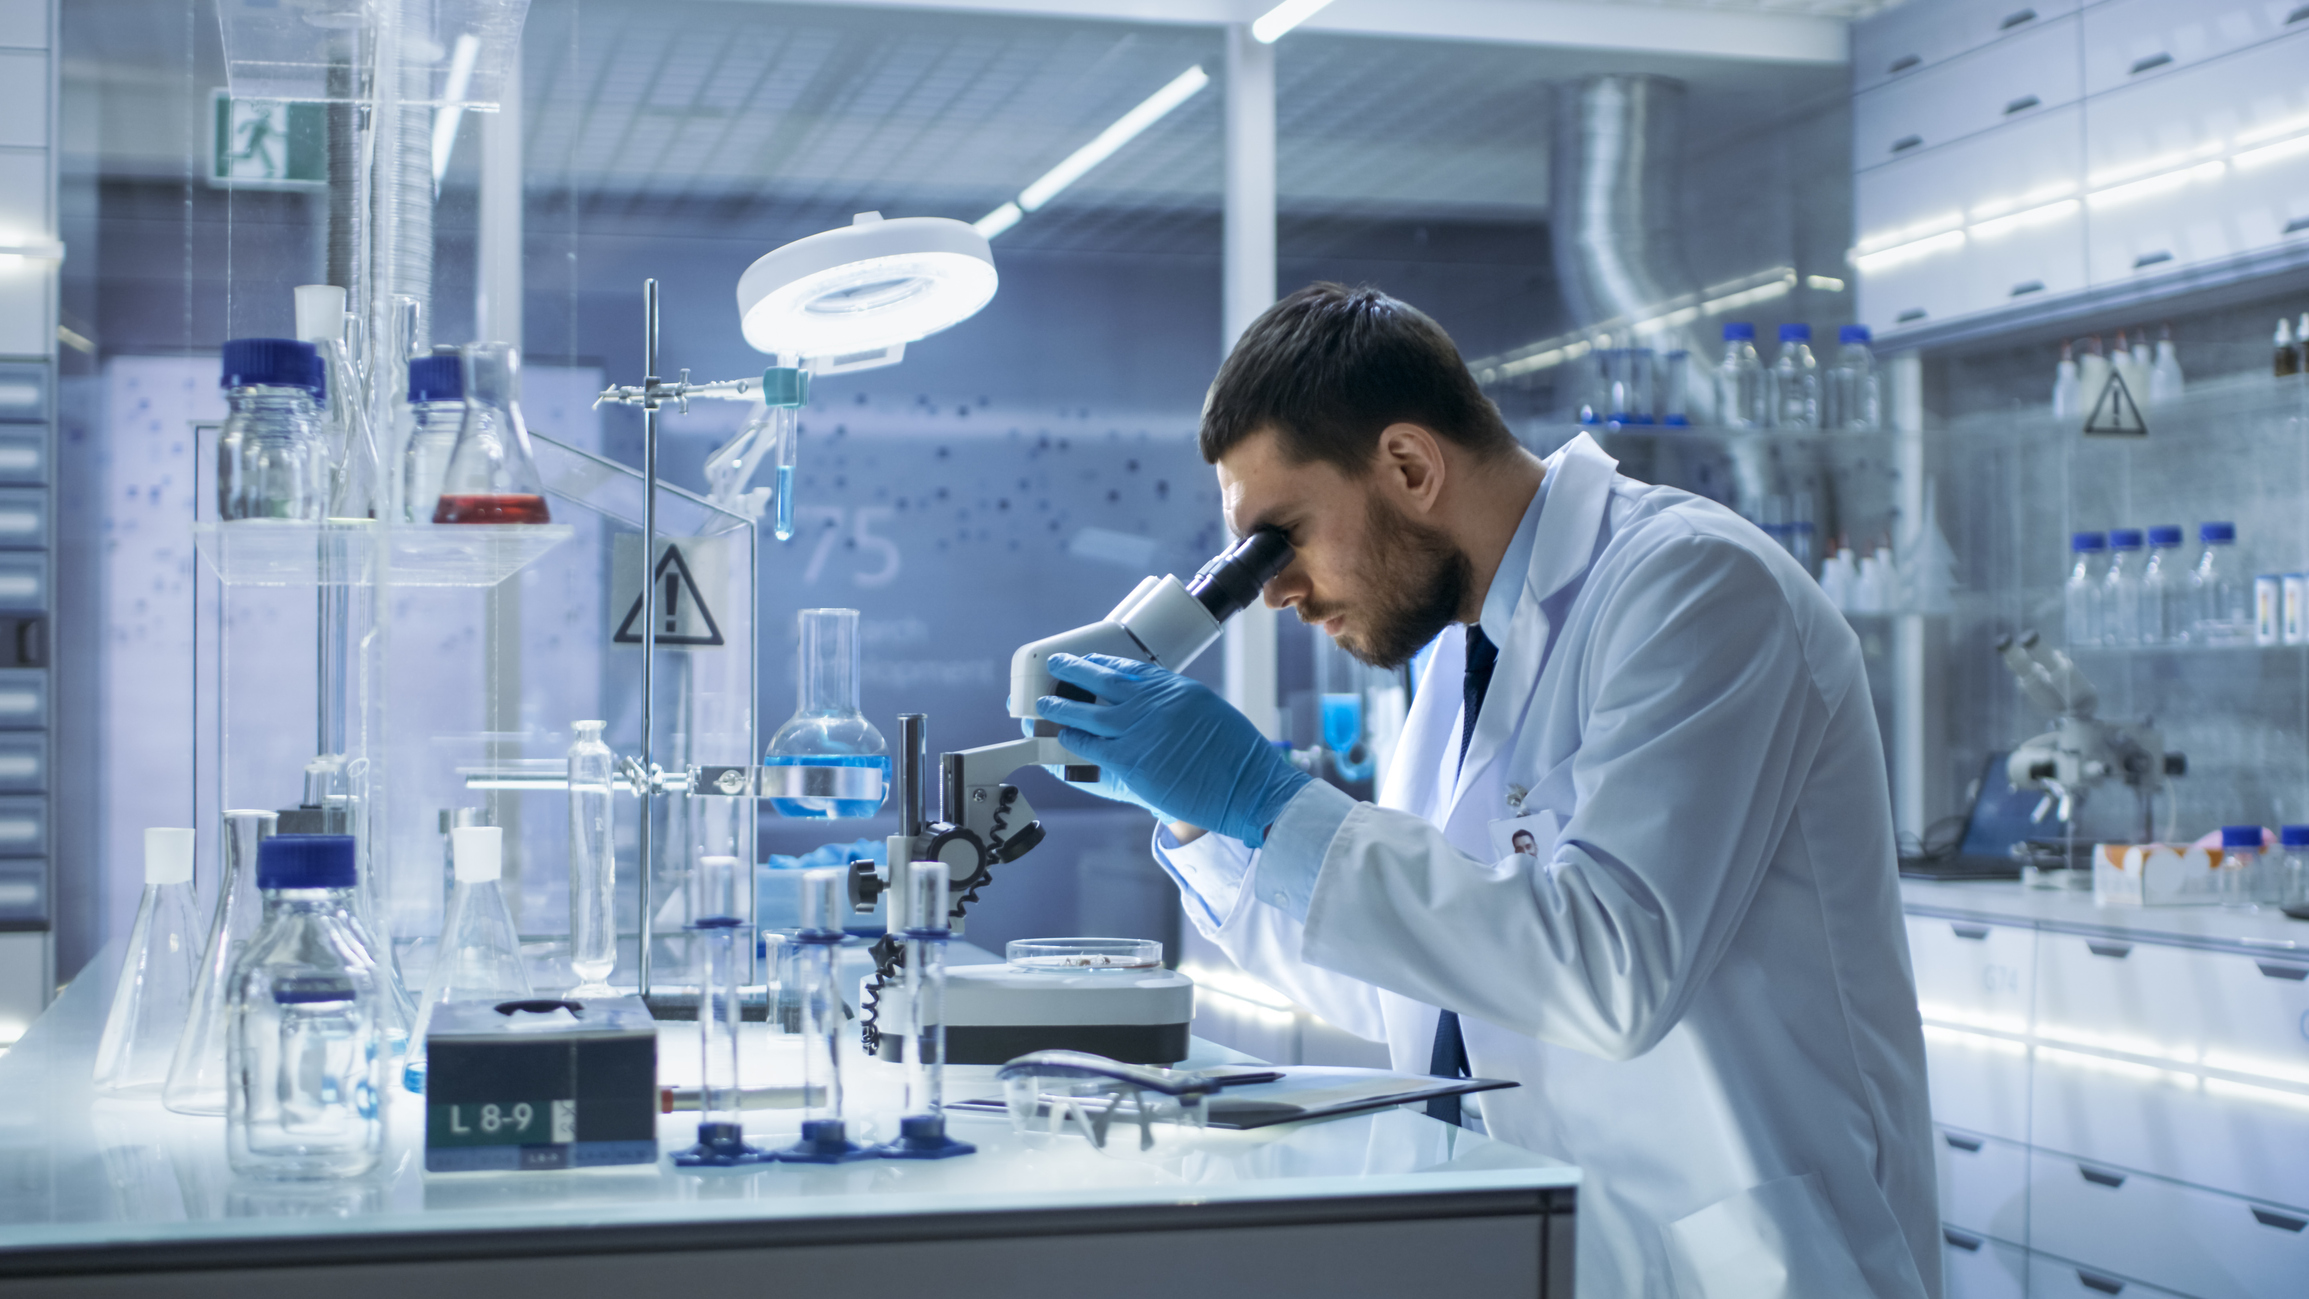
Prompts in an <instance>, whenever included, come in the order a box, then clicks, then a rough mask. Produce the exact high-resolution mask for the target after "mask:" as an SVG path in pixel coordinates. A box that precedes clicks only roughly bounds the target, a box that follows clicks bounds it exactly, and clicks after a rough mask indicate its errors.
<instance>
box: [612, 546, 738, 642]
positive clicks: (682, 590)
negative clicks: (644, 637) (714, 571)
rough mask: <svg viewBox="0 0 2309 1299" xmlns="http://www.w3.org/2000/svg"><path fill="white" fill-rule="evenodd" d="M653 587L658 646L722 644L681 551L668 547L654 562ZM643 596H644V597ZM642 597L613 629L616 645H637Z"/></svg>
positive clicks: (711, 612) (639, 637)
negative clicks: (614, 629) (655, 592)
mask: <svg viewBox="0 0 2309 1299" xmlns="http://www.w3.org/2000/svg"><path fill="white" fill-rule="evenodd" d="M650 581H651V582H652V583H654V584H655V585H656V587H657V608H656V609H655V610H654V611H653V612H654V613H655V616H656V618H657V636H656V637H655V638H654V639H655V640H656V641H657V643H658V644H660V645H719V644H721V643H722V628H721V624H720V623H717V622H715V621H714V611H713V610H712V609H710V608H707V607H706V600H705V596H704V595H703V594H701V593H700V592H699V591H698V584H697V579H696V578H694V577H691V576H690V571H689V561H688V560H686V559H683V558H682V553H681V547H680V546H675V545H668V546H667V547H666V548H665V555H664V556H663V557H662V558H660V559H659V560H658V561H657V571H656V572H654V573H652V574H650ZM645 594H646V593H645ZM642 600H643V596H642V595H636V596H634V597H633V607H632V608H631V609H628V610H626V611H625V621H623V622H621V623H619V624H618V625H617V635H616V636H614V637H612V638H611V639H612V641H613V642H614V643H616V644H619V645H639V644H641V606H642Z"/></svg>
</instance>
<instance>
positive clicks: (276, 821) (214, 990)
mask: <svg viewBox="0 0 2309 1299" xmlns="http://www.w3.org/2000/svg"><path fill="white" fill-rule="evenodd" d="M280 819H281V818H280V814H279V813H277V812H254V811H232V812H227V813H225V814H224V827H223V828H224V841H223V844H222V851H221V852H220V854H219V856H220V857H221V858H222V863H223V868H222V870H220V871H219V872H218V883H217V897H216V910H215V911H214V912H213V913H211V915H210V918H209V924H208V940H207V942H206V943H204V944H203V945H202V947H201V950H200V966H199V968H198V971H197V973H196V976H195V980H196V981H195V983H194V985H193V992H192V1010H191V1011H190V1012H189V1013H188V1014H186V1016H185V1018H184V1031H183V1032H181V1033H179V1034H178V1035H177V1039H176V1054H175V1055H174V1056H173V1057H171V1058H170V1060H169V1064H168V1081H167V1082H166V1083H164V1084H162V1086H161V1092H160V1103H161V1104H163V1105H165V1106H167V1107H168V1108H170V1109H172V1110H175V1111H176V1112H177V1113H179V1114H222V1113H224V1112H225V1034H226V1027H227V1025H226V1020H227V1017H228V1016H227V1011H228V1010H229V1006H228V998H229V992H228V984H229V981H230V979H231V978H232V967H233V961H234V960H235V959H237V958H238V957H239V956H240V954H241V950H242V949H243V948H244V947H246V946H247V944H248V941H249V939H250V938H251V937H253V936H255V934H256V931H257V919H258V908H259V907H260V906H261V905H262V904H261V903H260V902H259V900H258V898H257V852H258V849H259V847H260V845H262V844H263V843H264V841H265V840H266V839H268V838H270V837H271V836H272V833H273V831H274V829H275V828H277V827H278V826H279V825H280Z"/></svg>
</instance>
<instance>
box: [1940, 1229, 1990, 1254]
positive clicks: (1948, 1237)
mask: <svg viewBox="0 0 2309 1299" xmlns="http://www.w3.org/2000/svg"><path fill="white" fill-rule="evenodd" d="M1940 1238H1941V1239H1942V1240H1945V1241H1947V1242H1948V1243H1949V1244H1951V1245H1954V1246H1956V1247H1957V1248H1958V1249H1961V1250H1963V1251H1964V1252H1965V1253H1967V1254H1977V1253H1979V1252H1980V1246H1981V1238H1980V1237H1978V1236H1975V1235H1973V1234H1971V1233H1970V1232H1963V1231H1958V1230H1957V1229H1956V1228H1954V1227H1942V1228H1941V1229H1940Z"/></svg>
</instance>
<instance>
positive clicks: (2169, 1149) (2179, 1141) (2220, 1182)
mask: <svg viewBox="0 0 2309 1299" xmlns="http://www.w3.org/2000/svg"><path fill="white" fill-rule="evenodd" d="M1930 1050H1931V1038H1930V1036H1929V1035H1928V1036H1927V1038H1926V1051H1927V1052H1928V1053H1929V1052H1930ZM1929 1058H1930V1056H1929V1054H1928V1055H1927V1059H1929ZM1938 1077H1939V1075H1937V1074H1935V1075H1934V1081H1935V1083H1936V1084H1937V1082H1938ZM1932 1103H1933V1109H1934V1110H1935V1112H1937V1111H1938V1110H1939V1109H1940V1108H1941V1102H1940V1098H1939V1097H1938V1096H1937V1095H1936V1096H1934V1097H1933V1102H1932ZM1948 1121H1949V1122H1951V1123H1954V1120H1948ZM2028 1124H2029V1126H2028V1131H2029V1140H2030V1142H2031V1144H2033V1145H2034V1146H2035V1147H2036V1148H2037V1149H2038V1150H2041V1151H2054V1152H2058V1153H2060V1154H2064V1155H2069V1156H2071V1157H2074V1158H2077V1159H2082V1160H2086V1161H2088V1162H2092V1163H2095V1164H2104V1165H2108V1166H2111V1167H2116V1168H2130V1169H2137V1170H2139V1171H2141V1172H2144V1173H2149V1174H2152V1175H2156V1176H2161V1177H2168V1178H2171V1179H2173V1180H2174V1181H2181V1182H2189V1183H2192V1184H2194V1185H2197V1186H2208V1187H2213V1188H2215V1189H2218V1190H2221V1191H2224V1192H2228V1193H2230V1194H2233V1195H2237V1196H2240V1197H2243V1198H2246V1199H2257V1200H2265V1201H2268V1202H2270V1203H2272V1204H2294V1205H2298V1204H2299V1202H2300V1200H2301V1199H2302V1197H2303V1195H2304V1191H2303V1182H2304V1179H2303V1176H2302V1170H2303V1169H2305V1168H2309V1088H2298V1087H2296V1088H2284V1087H2279V1086H2268V1087H2259V1086H2251V1085H2246V1084H2240V1083H2234V1082H2224V1081H2221V1080H2218V1079H2209V1078H2206V1077H2204V1076H2203V1075H2200V1074H2197V1073H2193V1072H2190V1071H2187V1070H2184V1069H2177V1068H2163V1069H2161V1068H2157V1067H2155V1066H2152V1065H2147V1064H2142V1063H2139V1062H2136V1061H2130V1060H2123V1059H2112V1058H2108V1057H2102V1056H2095V1055H2092V1054H2089V1053H2086V1052H2081V1051H2074V1050H2068V1049H2063V1048H2059V1047H2054V1046H2049V1045H2040V1046H2038V1047H2037V1048H2036V1070H2035V1075H2034V1078H2033V1080H2032V1085H2031V1087H2030V1091H2029V1120H2028ZM2300 1207H2304V1208H2309V1205H2303V1206H2300Z"/></svg>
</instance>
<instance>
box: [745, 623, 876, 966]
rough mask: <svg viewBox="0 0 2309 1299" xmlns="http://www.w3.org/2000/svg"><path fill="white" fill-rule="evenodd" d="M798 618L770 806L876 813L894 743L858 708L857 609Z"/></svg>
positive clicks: (768, 760) (792, 812) (787, 811)
mask: <svg viewBox="0 0 2309 1299" xmlns="http://www.w3.org/2000/svg"><path fill="white" fill-rule="evenodd" d="M799 623H800V638H799V649H800V652H799V655H798V658H799V664H798V668H797V672H796V677H797V682H796V684H797V686H798V689H799V693H800V706H799V707H797V708H796V709H795V710H794V715H793V716H792V717H789V718H787V719H786V723H785V725H783V726H780V727H779V728H778V730H777V733H776V734H775V735H773V736H771V737H770V745H769V752H768V753H766V754H765V755H763V758H762V765H763V766H765V767H768V768H770V769H771V770H770V771H769V772H768V773H767V774H768V776H769V777H770V779H769V781H768V784H769V787H770V789H769V792H770V795H771V797H770V806H771V807H773V808H775V809H777V811H778V814H779V815H781V816H790V817H800V818H817V819H822V818H831V817H859V816H872V815H874V813H876V812H878V811H880V810H881V807H882V800H883V798H884V794H885V791H886V790H887V789H888V788H889V783H890V748H889V745H888V744H886V743H884V741H883V739H882V732H881V731H879V730H877V729H875V727H874V724H873V723H872V722H869V721H867V720H866V715H865V714H864V713H863V712H861V711H859V707H858V686H859V658H858V611H857V610H855V609H804V610H802V611H801V613H800V615H799ZM835 927H836V928H839V927H840V926H839V925H837V926H835Z"/></svg>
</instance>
